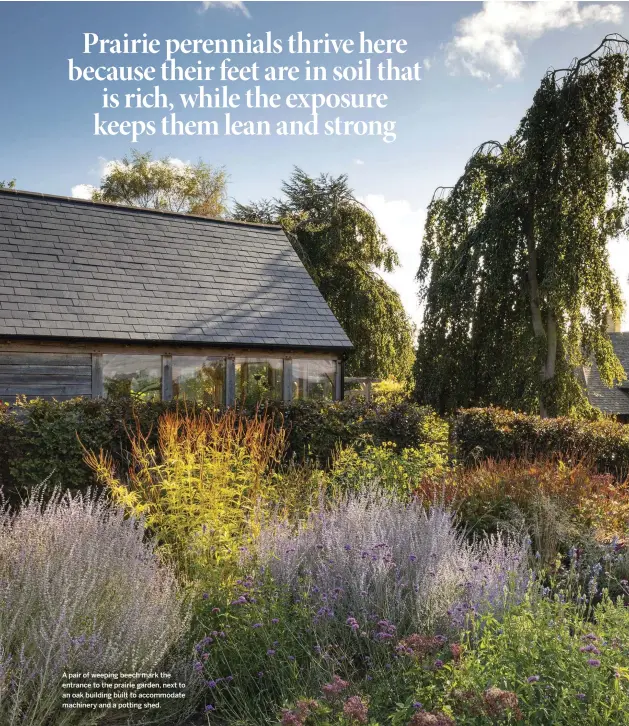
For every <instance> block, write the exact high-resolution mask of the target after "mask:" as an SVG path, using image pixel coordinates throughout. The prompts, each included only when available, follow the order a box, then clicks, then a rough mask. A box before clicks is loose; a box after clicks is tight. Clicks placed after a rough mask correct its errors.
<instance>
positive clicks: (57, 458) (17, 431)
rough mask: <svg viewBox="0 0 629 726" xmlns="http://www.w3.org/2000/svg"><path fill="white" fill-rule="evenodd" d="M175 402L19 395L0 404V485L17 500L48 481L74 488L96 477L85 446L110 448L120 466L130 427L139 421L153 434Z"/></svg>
mask: <svg viewBox="0 0 629 726" xmlns="http://www.w3.org/2000/svg"><path fill="white" fill-rule="evenodd" d="M171 405H172V404H166V403H159V402H158V403H141V402H137V401H134V400H132V399H130V398H129V399H115V400H103V399H94V400H92V399H88V398H75V399H72V400H69V401H46V400H43V399H34V400H32V401H27V400H26V399H24V398H21V399H18V401H17V405H16V406H12V407H8V406H2V405H0V485H1V486H2V490H3V492H4V495H5V496H6V497H9V498H10V499H11V500H13V501H14V502H17V501H19V498H20V497H21V496H27V495H28V491H29V490H30V489H31V488H32V487H36V486H38V485H40V484H41V483H42V482H43V481H44V480H46V481H48V482H49V483H50V484H51V486H53V487H55V486H56V487H59V488H62V489H69V490H71V491H77V490H84V489H86V488H87V487H89V486H92V485H95V484H96V480H95V477H94V476H93V474H92V472H91V470H90V469H89V467H88V466H87V464H86V463H85V461H84V459H83V449H82V445H83V446H85V447H87V448H88V449H90V450H92V451H99V450H100V449H105V450H107V451H109V452H110V453H111V454H112V456H113V457H114V458H115V459H116V461H117V462H118V463H119V464H120V465H121V466H126V465H127V461H128V450H129V441H128V438H129V437H128V431H134V430H136V428H137V427H138V426H139V427H140V428H141V430H142V431H143V432H144V433H145V434H146V435H149V434H151V432H153V434H151V435H152V436H154V431H155V423H156V421H157V419H158V417H159V416H160V415H161V413H163V411H164V410H166V409H167V408H168V407H169V406H171Z"/></svg>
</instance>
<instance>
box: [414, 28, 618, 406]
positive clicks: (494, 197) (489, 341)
mask: <svg viewBox="0 0 629 726" xmlns="http://www.w3.org/2000/svg"><path fill="white" fill-rule="evenodd" d="M628 50H629V42H628V41H627V40H626V39H625V38H623V37H621V36H618V35H613V36H607V37H606V38H605V39H604V40H603V41H602V43H601V44H600V46H599V47H598V48H597V49H596V50H595V51H594V52H592V53H591V54H589V55H587V56H585V57H584V58H581V59H579V60H575V61H573V63H572V64H571V65H570V67H568V68H565V69H559V70H552V71H549V72H548V73H547V74H546V76H545V77H544V78H543V80H542V82H541V85H540V87H539V89H538V90H537V92H536V94H535V96H534V98H533V103H532V105H531V107H530V108H529V109H528V111H527V112H526V114H525V116H524V118H523V119H522V121H521V122H520V124H519V126H518V128H517V130H516V131H515V133H514V134H513V135H512V136H511V137H510V138H509V139H508V140H507V141H505V142H504V143H499V142H498V141H489V142H487V143H484V144H483V145H482V146H480V147H479V148H478V149H477V150H476V151H475V152H474V153H473V155H472V157H471V158H470V159H469V161H468V162H467V164H466V166H465V170H464V172H463V174H462V176H461V177H460V178H459V180H458V181H457V182H456V184H455V185H454V187H452V188H449V189H439V190H437V192H436V193H435V195H434V197H433V201H432V202H431V204H430V207H429V210H428V218H427V224H426V229H425V235H424V239H423V242H422V248H421V263H420V267H419V270H418V273H417V279H418V281H419V284H420V297H421V299H422V300H423V302H424V305H425V308H424V311H425V312H424V318H423V323H422V326H421V330H420V334H419V340H418V351H417V358H416V365H415V381H416V396H417V398H418V399H419V400H421V401H423V402H427V403H430V404H433V405H434V406H436V407H437V408H438V409H439V410H440V411H449V410H452V409H454V408H457V407H460V406H468V405H486V404H497V405H502V406H506V407H510V408H515V409H519V410H525V411H540V412H541V413H542V414H543V415H558V414H569V413H573V412H587V411H588V410H590V409H589V404H588V403H587V398H586V396H585V392H584V387H583V385H582V382H581V380H580V376H579V373H578V371H579V367H580V366H583V365H586V364H588V362H590V361H591V360H595V361H596V364H597V366H598V369H599V371H600V374H601V377H602V379H603V380H604V381H605V383H606V384H607V385H613V383H614V381H618V380H622V379H624V378H625V374H624V371H623V369H622V366H621V365H620V362H619V361H618V359H617V357H616V355H615V354H614V351H613V348H612V345H611V342H610V339H609V336H608V335H607V334H606V327H607V320H608V319H609V318H610V317H611V318H614V319H618V318H620V316H621V314H622V311H623V300H622V296H621V293H620V288H619V285H618V281H617V279H616V277H615V275H614V273H613V271H612V269H611V267H610V264H609V259H608V248H607V244H608V241H609V240H610V239H612V238H614V237H616V236H617V235H619V233H621V232H622V231H624V230H625V228H626V215H627V180H628V175H629V152H628V150H627V149H628V148H629V145H628V144H627V143H625V142H624V141H623V140H622V138H621V136H620V133H619V132H620V128H621V124H622V122H623V121H624V122H627V121H629V56H628Z"/></svg>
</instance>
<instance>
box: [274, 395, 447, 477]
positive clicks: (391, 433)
mask: <svg viewBox="0 0 629 726" xmlns="http://www.w3.org/2000/svg"><path fill="white" fill-rule="evenodd" d="M276 406H277V407H278V408H279V410H281V411H282V412H283V414H284V422H285V425H286V426H287V427H288V428H289V430H290V433H289V453H290V454H292V455H293V456H295V457H296V458H297V459H298V460H302V459H308V460H311V461H314V462H316V463H318V464H319V465H321V466H324V467H325V466H326V465H327V464H328V463H329V462H330V461H331V460H332V458H333V457H334V455H335V452H336V450H337V449H338V447H339V446H340V447H348V446H354V447H357V448H359V449H360V448H361V447H362V446H364V445H365V444H368V443H372V444H375V445H379V444H383V443H385V442H391V443H393V444H395V446H396V447H397V449H398V450H400V451H401V450H403V449H407V448H419V449H421V448H422V447H424V446H428V445H435V446H436V447H437V448H438V449H439V451H443V450H444V447H446V446H447V442H448V435H449V429H448V424H447V423H446V422H445V421H444V420H443V419H440V418H439V417H438V416H436V414H435V413H434V411H433V410H432V409H430V408H428V407H426V406H418V405H417V404H415V403H413V402H412V401H408V400H405V401H401V402H399V403H395V402H394V403H390V402H387V401H385V402H384V403H380V402H372V403H366V402H365V401H364V399H349V400H347V401H337V402H320V401H293V402H292V403H291V404H290V405H288V406H285V407H284V406H282V405H279V404H276Z"/></svg>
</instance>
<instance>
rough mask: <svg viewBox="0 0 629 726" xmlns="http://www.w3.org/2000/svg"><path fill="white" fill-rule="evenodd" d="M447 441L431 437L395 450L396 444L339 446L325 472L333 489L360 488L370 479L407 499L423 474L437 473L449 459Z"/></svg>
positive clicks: (380, 488) (379, 487)
mask: <svg viewBox="0 0 629 726" xmlns="http://www.w3.org/2000/svg"><path fill="white" fill-rule="evenodd" d="M447 455H448V442H447V439H446V438H445V437H444V439H443V440H442V441H439V440H437V441H432V442H430V443H425V444H420V445H419V447H418V448H406V449H403V450H402V451H400V452H398V451H397V447H396V446H395V444H392V443H384V444H381V445H380V446H374V445H372V444H367V445H366V446H365V447H364V448H362V450H361V451H358V450H357V449H356V448H354V447H353V446H349V447H346V448H344V449H340V450H339V451H338V453H337V454H336V456H335V457H334V461H333V462H332V466H331V468H330V472H329V475H328V481H329V483H330V486H331V487H332V489H333V490H338V491H341V492H347V491H360V489H361V488H362V487H363V486H364V483H365V482H367V481H368V482H373V483H374V484H375V486H377V487H378V489H379V490H381V491H386V492H389V493H391V494H395V495H396V496H398V497H401V498H403V499H407V498H409V497H410V495H411V494H412V493H413V492H414V491H416V489H417V486H418V484H419V482H420V481H421V480H422V479H423V478H424V477H426V476H430V475H432V476H436V475H438V473H439V472H441V471H442V470H443V469H444V468H445V466H446V464H447V462H448V456H447Z"/></svg>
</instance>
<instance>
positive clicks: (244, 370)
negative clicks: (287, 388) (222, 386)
mask: <svg viewBox="0 0 629 726" xmlns="http://www.w3.org/2000/svg"><path fill="white" fill-rule="evenodd" d="M283 373H284V361H283V360H282V359H281V358H236V400H237V401H238V402H239V403H244V405H246V406H254V405H255V404H256V403H259V402H260V401H268V400H274V401H281V400H282V377H283Z"/></svg>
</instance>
